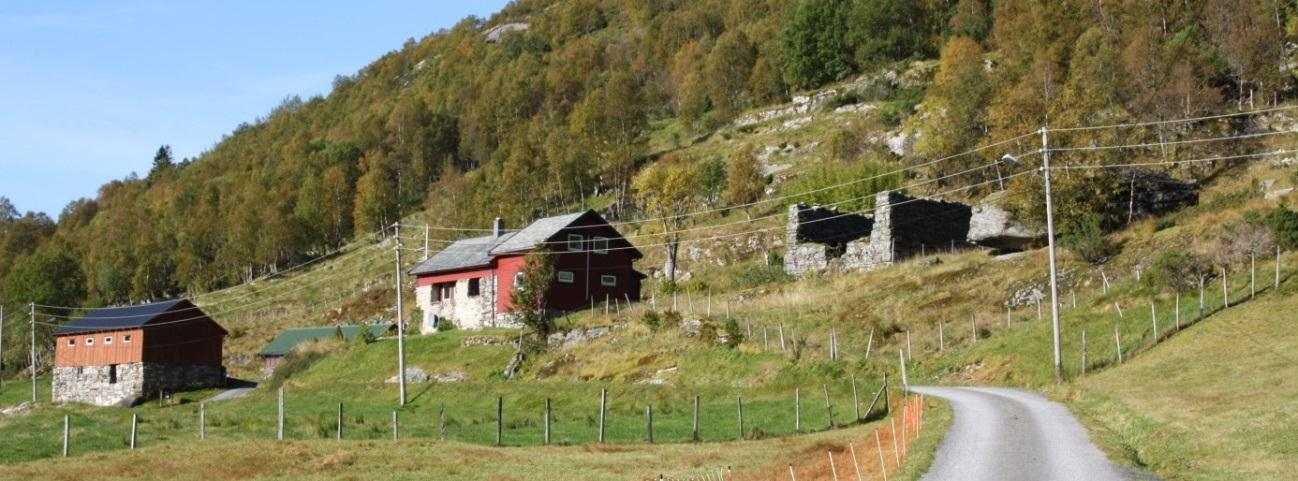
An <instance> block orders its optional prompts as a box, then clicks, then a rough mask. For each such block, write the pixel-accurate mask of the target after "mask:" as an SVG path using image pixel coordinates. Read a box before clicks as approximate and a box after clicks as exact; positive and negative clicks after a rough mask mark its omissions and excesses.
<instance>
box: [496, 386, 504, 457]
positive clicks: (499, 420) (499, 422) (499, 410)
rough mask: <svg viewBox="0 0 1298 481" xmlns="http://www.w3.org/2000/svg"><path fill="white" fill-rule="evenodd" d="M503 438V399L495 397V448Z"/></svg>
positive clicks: (502, 397)
mask: <svg viewBox="0 0 1298 481" xmlns="http://www.w3.org/2000/svg"><path fill="white" fill-rule="evenodd" d="M504 437H505V397H504V396H496V446H500V443H501V442H502V441H503V440H504V439H503V438H504Z"/></svg>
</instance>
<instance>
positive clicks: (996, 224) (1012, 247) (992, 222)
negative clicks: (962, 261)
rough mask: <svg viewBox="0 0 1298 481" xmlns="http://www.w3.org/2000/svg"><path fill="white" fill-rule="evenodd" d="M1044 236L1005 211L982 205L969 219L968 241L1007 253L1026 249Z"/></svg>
mask: <svg viewBox="0 0 1298 481" xmlns="http://www.w3.org/2000/svg"><path fill="white" fill-rule="evenodd" d="M1043 236H1044V234H1042V233H1041V232H1039V231H1036V230H1033V229H1031V228H1028V226H1027V225H1025V224H1024V223H1023V222H1021V221H1019V220H1018V219H1016V218H1014V215H1013V214H1010V213H1009V212H1008V211H1006V210H1005V209H1002V208H1000V207H997V206H994V205H991V204H981V205H977V206H974V207H973V209H972V215H971V216H970V217H969V235H967V236H966V239H967V240H968V241H969V242H971V243H973V244H977V245H980V246H984V247H990V248H992V249H995V250H998V251H1002V252H1006V251H1017V250H1023V249H1026V248H1027V247H1028V246H1030V245H1032V244H1033V243H1035V242H1037V241H1038V240H1040V239H1042V238H1043Z"/></svg>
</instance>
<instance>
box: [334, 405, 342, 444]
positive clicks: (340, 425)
mask: <svg viewBox="0 0 1298 481" xmlns="http://www.w3.org/2000/svg"><path fill="white" fill-rule="evenodd" d="M334 438H335V439H342V438H343V403H342V402H339V403H338V428H337V432H335V433H334Z"/></svg>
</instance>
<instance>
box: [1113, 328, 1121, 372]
mask: <svg viewBox="0 0 1298 481" xmlns="http://www.w3.org/2000/svg"><path fill="white" fill-rule="evenodd" d="M1113 345H1114V346H1115V347H1114V349H1116V350H1117V352H1118V364H1122V334H1120V333H1118V326H1116V325H1115V326H1113Z"/></svg>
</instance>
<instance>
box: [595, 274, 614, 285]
mask: <svg viewBox="0 0 1298 481" xmlns="http://www.w3.org/2000/svg"><path fill="white" fill-rule="evenodd" d="M599 285H601V286H604V287H617V276H615V275H612V274H604V275H602V276H599Z"/></svg>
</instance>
